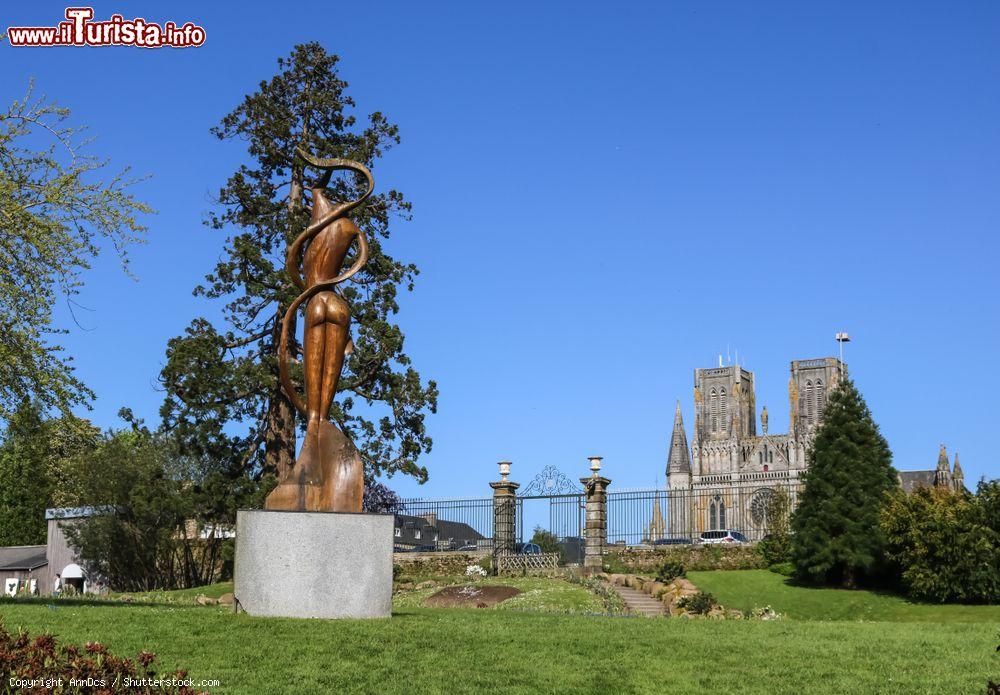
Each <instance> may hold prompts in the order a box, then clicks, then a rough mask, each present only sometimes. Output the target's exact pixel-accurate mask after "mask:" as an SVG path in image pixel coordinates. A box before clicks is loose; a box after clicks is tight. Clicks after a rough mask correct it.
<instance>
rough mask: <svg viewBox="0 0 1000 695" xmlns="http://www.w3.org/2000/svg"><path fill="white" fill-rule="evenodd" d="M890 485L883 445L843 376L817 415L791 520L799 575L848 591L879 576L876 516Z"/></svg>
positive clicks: (892, 474)
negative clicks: (807, 462)
mask: <svg viewBox="0 0 1000 695" xmlns="http://www.w3.org/2000/svg"><path fill="white" fill-rule="evenodd" d="M896 485H897V478H896V471H895V470H894V469H893V467H892V452H891V451H890V450H889V445H888V443H887V442H886V440H885V438H884V437H883V436H882V435H881V434H880V433H879V429H878V425H876V424H875V421H874V420H873V419H872V415H871V412H870V411H869V410H868V406H867V405H866V404H865V401H864V398H862V396H861V394H860V393H859V392H858V389H857V388H856V387H855V386H854V383H853V382H852V381H851V380H850V379H847V378H844V379H842V380H841V382H840V383H839V384H838V385H837V387H836V388H835V389H834V391H833V392H832V393H831V394H830V398H829V400H828V402H827V405H826V408H825V409H824V411H823V420H822V422H821V423H820V425H819V427H818V428H817V430H816V434H815V437H814V439H813V441H812V445H811V447H810V450H809V470H808V471H807V472H806V474H805V488H804V489H803V490H802V492H801V494H800V496H799V506H798V508H797V509H796V510H795V513H794V514H793V516H792V530H793V531H794V534H793V537H792V556H793V560H794V562H795V566H796V569H797V572H798V574H799V575H800V577H802V578H804V579H807V580H810V581H814V582H822V583H837V584H842V585H843V586H847V587H853V586H855V585H856V583H857V582H858V581H862V580H864V579H865V578H869V577H871V576H872V575H873V573H875V572H877V571H878V569H879V568H880V566H881V563H882V561H883V558H884V556H885V545H886V541H885V537H884V535H883V533H882V530H881V528H880V526H879V512H880V510H881V507H882V505H883V503H884V501H885V497H886V493H887V492H888V491H890V490H891V489H893V488H894V487H895V486H896Z"/></svg>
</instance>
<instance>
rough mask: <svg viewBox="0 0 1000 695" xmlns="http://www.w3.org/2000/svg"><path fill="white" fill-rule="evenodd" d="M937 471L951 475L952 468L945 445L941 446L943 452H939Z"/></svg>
mask: <svg viewBox="0 0 1000 695" xmlns="http://www.w3.org/2000/svg"><path fill="white" fill-rule="evenodd" d="M937 469H938V471H939V472H941V473H951V466H949V465H948V451H947V450H946V449H945V448H944V444H942V445H941V451H940V452H938V463H937Z"/></svg>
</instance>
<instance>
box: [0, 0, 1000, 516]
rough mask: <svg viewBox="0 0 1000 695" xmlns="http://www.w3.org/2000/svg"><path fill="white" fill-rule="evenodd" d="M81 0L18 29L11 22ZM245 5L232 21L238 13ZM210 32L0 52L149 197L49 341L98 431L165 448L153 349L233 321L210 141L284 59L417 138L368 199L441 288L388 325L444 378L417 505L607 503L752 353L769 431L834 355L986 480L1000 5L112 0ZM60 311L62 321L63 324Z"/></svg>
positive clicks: (902, 451) (882, 414)
mask: <svg viewBox="0 0 1000 695" xmlns="http://www.w3.org/2000/svg"><path fill="white" fill-rule="evenodd" d="M64 7H65V3H51V2H33V3H7V4H6V5H5V7H4V13H3V15H4V16H3V19H2V20H0V22H2V24H3V25H4V27H6V26H8V25H51V24H55V23H56V22H57V21H58V20H59V19H60V18H61V17H62V12H63V9H64ZM237 8H238V9H237ZM95 11H96V16H97V18H98V19H106V18H107V17H108V16H109V15H110V14H112V13H114V12H121V13H123V14H125V15H126V16H127V17H129V18H131V17H134V16H143V17H145V18H146V19H148V20H150V21H158V22H163V21H166V20H173V21H177V22H178V23H180V22H184V21H188V20H191V21H195V22H196V23H199V24H201V25H202V26H204V27H205V28H206V31H207V36H208V39H207V42H206V44H205V45H204V46H203V47H201V48H194V49H186V50H170V49H160V50H142V49H135V48H97V49H82V48H36V49H27V48H21V49H13V48H11V47H10V46H7V45H3V46H0V59H2V61H3V72H2V76H0V86H2V89H0V97H2V98H3V100H4V101H6V102H9V101H10V100H12V99H13V98H15V97H19V96H20V95H21V94H22V92H23V90H24V88H25V85H26V84H27V80H28V78H29V76H34V77H35V80H36V84H37V87H38V89H39V90H40V91H43V92H45V93H46V94H48V95H50V96H52V97H55V98H57V99H58V101H59V102H60V103H61V104H63V105H65V106H67V107H69V108H71V109H72V111H73V118H74V121H75V122H78V123H83V124H87V125H89V126H90V128H91V132H92V134H93V135H95V136H96V137H97V138H98V140H97V142H96V143H95V145H94V151H95V152H100V153H103V154H106V155H108V156H110V157H111V159H112V162H113V164H114V165H116V166H124V165H126V164H128V165H132V166H133V167H134V168H135V170H136V171H137V172H140V173H149V174H151V175H152V178H151V179H150V180H149V181H148V182H146V183H144V184H143V185H142V186H141V188H140V189H139V190H140V192H141V195H142V196H143V197H144V198H145V199H147V200H148V201H149V202H151V203H152V204H153V205H154V206H155V207H156V208H157V209H158V210H159V214H158V215H156V216H155V217H152V218H150V219H149V225H150V233H149V244H148V245H147V246H145V247H142V248H138V249H134V250H133V256H134V269H135V272H136V273H137V274H138V276H139V278H140V279H139V281H138V283H135V282H133V281H131V280H129V279H127V278H126V277H124V276H123V275H122V273H121V272H119V270H118V269H117V267H116V264H115V262H114V259H113V258H112V257H111V256H107V257H106V258H105V259H104V260H102V261H101V262H99V263H98V264H96V265H95V267H94V269H93V271H92V272H91V273H89V275H88V276H87V286H86V288H85V290H84V292H83V294H82V296H81V297H80V298H79V301H80V302H81V303H82V304H83V305H85V306H86V307H88V308H89V309H90V311H87V312H82V313H81V322H82V323H83V324H84V325H85V326H86V327H87V328H88V329H89V330H86V331H82V330H80V329H78V328H76V327H73V328H72V332H71V333H70V335H69V336H67V337H66V338H65V340H64V343H65V345H66V346H67V348H68V350H69V352H70V353H71V354H72V355H74V356H75V358H76V363H77V365H78V367H79V374H80V376H81V377H82V378H83V379H84V380H85V381H86V382H87V383H88V384H89V385H90V386H91V387H92V388H93V389H94V390H95V391H96V393H97V395H98V399H97V401H96V402H95V403H94V409H93V411H92V412H91V413H90V417H92V418H93V420H94V421H95V422H96V423H97V424H99V425H101V426H102V427H107V426H112V425H117V424H118V422H117V420H116V417H115V413H116V411H117V410H118V408H119V407H120V406H122V405H127V406H130V407H132V408H133V409H134V410H135V411H136V412H137V413H138V414H139V415H141V416H143V417H145V418H147V420H148V421H150V422H155V421H156V412H157V408H158V407H159V404H160V401H161V397H162V395H161V394H160V393H158V392H157V391H156V390H155V385H156V375H157V373H158V371H159V369H160V366H161V365H162V362H163V359H164V347H165V344H166V341H167V340H168V339H169V338H170V337H172V336H174V335H176V334H178V333H180V332H181V331H182V330H183V329H184V327H185V326H186V325H187V324H188V323H189V321H190V320H191V319H192V318H193V317H195V316H199V315H206V316H210V317H213V316H215V315H216V311H217V307H216V306H213V305H212V304H211V303H209V302H207V301H206V300H204V299H200V298H194V297H192V296H191V289H192V288H193V287H194V286H195V285H196V284H197V283H198V282H199V281H200V280H201V278H202V277H203V275H204V274H205V273H206V272H207V271H208V270H209V269H210V268H211V267H212V265H213V263H214V261H215V259H216V258H217V257H218V254H219V253H220V249H221V248H222V244H223V240H224V239H223V235H221V234H219V233H216V232H212V231H210V230H208V229H207V228H205V227H203V226H202V220H203V219H204V216H205V213H206V211H207V210H209V209H210V208H211V206H212V195H213V194H214V193H215V192H216V191H217V190H218V188H219V186H220V185H221V184H222V182H223V181H224V180H225V178H226V176H227V175H228V174H229V173H230V172H231V171H232V170H233V169H234V168H235V166H236V165H237V163H238V162H239V161H240V159H241V157H242V156H243V152H242V151H241V149H240V146H239V144H237V143H227V144H223V143H219V142H217V141H216V140H215V139H214V138H212V137H211V136H210V134H209V132H208V130H209V128H210V127H211V126H212V125H214V124H215V123H217V122H218V120H219V118H220V117H222V116H223V115H224V114H225V113H227V112H228V111H229V110H230V109H231V108H232V107H233V106H234V105H236V104H237V103H238V102H239V101H240V100H241V99H242V97H243V95H244V94H245V93H247V92H249V91H252V90H253V89H254V88H255V86H256V85H257V83H258V82H259V81H260V80H262V79H265V78H268V77H269V76H271V75H272V74H273V73H274V72H275V70H276V66H275V60H276V59H277V58H278V57H279V56H281V55H285V54H287V53H288V52H289V50H290V49H291V47H292V45H293V44H295V43H298V42H304V41H309V40H319V41H320V42H322V43H323V45H324V46H325V47H326V48H327V49H328V50H330V51H333V52H336V53H338V54H340V55H341V56H342V58H343V61H342V64H341V65H342V76H343V77H344V78H345V79H347V80H348V81H349V82H350V83H351V93H352V94H353V96H354V97H355V98H356V99H357V101H358V104H359V105H360V111H361V112H362V113H367V112H368V111H371V110H374V109H380V110H383V111H385V112H386V113H387V114H389V116H390V117H391V118H392V119H393V120H394V121H396V122H397V123H399V125H400V127H401V133H402V137H403V144H402V145H401V146H400V147H398V148H397V149H395V150H393V151H392V152H390V153H389V154H388V156H387V157H386V158H385V160H384V161H383V163H382V165H381V166H380V169H379V171H378V172H377V184H378V185H379V186H381V187H388V186H394V187H397V188H399V189H400V190H402V191H404V192H405V193H406V194H407V195H408V196H409V198H410V199H412V201H413V202H414V215H415V217H414V220H413V222H411V223H401V224H398V225H397V226H396V229H395V235H394V237H393V238H392V240H391V242H390V244H391V246H390V248H391V251H392V252H393V253H394V254H395V255H396V256H397V257H399V258H401V259H406V260H408V261H413V262H415V263H417V264H418V265H419V266H420V268H421V269H422V271H423V272H422V274H421V276H420V278H419V282H418V285H417V288H416V291H415V293H413V294H412V295H410V296H408V297H407V298H405V301H404V303H403V310H402V313H401V315H400V317H399V319H400V322H401V324H402V326H403V328H404V330H405V332H406V335H407V349H408V351H409V353H410V354H411V355H412V357H413V360H414V363H415V365H416V366H417V367H418V368H419V370H420V371H421V373H422V374H423V375H424V376H425V377H432V378H434V379H436V380H437V381H438V383H439V384H440V389H441V399H440V410H439V413H438V414H437V415H436V416H432V417H430V418H429V421H428V426H429V429H430V431H431V433H432V435H433V437H434V440H435V446H434V451H433V452H432V453H431V454H430V455H429V456H427V457H426V460H425V462H426V464H427V466H428V468H429V469H430V475H431V479H430V482H429V483H428V485H426V486H424V487H423V488H422V489H419V488H418V486H416V485H415V484H413V483H412V482H409V481H406V480H403V479H401V478H399V477H396V478H394V479H393V480H392V481H391V484H392V485H393V486H394V487H396V488H397V489H399V490H400V491H402V492H404V493H409V494H412V493H419V494H425V495H431V496H435V497H438V496H447V495H452V494H485V493H488V492H489V489H488V488H487V486H486V481H487V480H488V479H494V478H495V475H496V468H495V465H494V463H495V462H496V461H498V460H500V459H505V458H509V459H512V460H513V461H514V464H515V465H514V474H513V477H514V478H515V479H517V480H520V481H522V482H523V483H527V482H528V479H529V478H530V477H531V476H532V475H534V474H535V473H536V472H538V471H539V470H541V468H542V467H543V466H544V465H546V464H555V465H557V466H558V467H559V468H560V469H562V470H563V471H564V472H566V473H567V474H570V475H583V474H585V473H586V460H585V457H586V456H587V455H589V454H601V455H603V456H604V457H605V471H606V473H607V474H608V476H609V477H610V478H612V479H613V481H614V483H613V484H614V485H616V486H638V485H648V484H651V483H653V482H654V481H655V479H657V478H659V480H660V482H661V483H662V482H663V468H664V463H665V459H666V454H667V447H668V439H669V435H670V427H671V422H672V417H673V409H674V402H675V400H676V399H678V398H679V399H680V400H681V404H682V407H683V412H684V416H685V418H686V422H687V424H688V427H689V431H690V426H691V423H692V420H693V416H692V397H691V390H692V370H693V369H694V368H695V367H706V366H713V365H714V364H715V363H716V362H717V359H718V357H717V356H718V354H719V353H720V352H721V353H725V352H726V349H727V346H729V349H730V351H732V352H735V350H736V349H738V350H739V353H740V356H741V359H742V360H743V361H744V362H745V364H746V366H747V367H748V368H749V369H751V370H753V371H754V372H755V373H756V375H757V403H758V408H759V407H760V406H762V405H767V406H768V407H769V411H770V413H771V431H772V432H782V431H785V428H786V427H787V423H788V406H787V380H788V366H789V361H790V360H792V359H796V358H810V357H819V356H824V355H833V354H835V350H836V344H835V343H834V341H833V334H834V332H835V331H838V330H847V331H850V333H851V334H852V336H853V337H854V342H853V343H851V344H850V345H849V346H848V353H847V357H848V359H847V361H848V362H849V364H850V367H851V371H852V373H853V375H854V377H855V379H856V381H857V383H858V385H859V387H860V388H861V390H862V392H863V393H864V394H865V396H866V398H867V399H868V403H869V405H870V406H871V409H872V411H873V413H874V415H875V418H876V420H877V421H878V422H879V423H880V424H881V426H882V429H883V432H884V433H885V435H886V436H887V438H888V440H889V443H890V445H891V446H892V450H893V452H894V454H895V463H896V465H897V467H899V468H903V469H913V468H927V467H933V465H934V463H935V461H936V457H937V451H938V445H939V444H940V443H942V442H944V443H946V444H947V445H948V448H949V451H950V452H953V451H955V450H957V451H958V452H959V453H960V455H961V460H962V463H963V467H964V468H965V471H966V479H967V481H969V482H970V483H972V482H974V481H975V480H976V479H978V478H979V477H980V476H982V475H987V476H990V477H996V476H997V475H1000V463H998V456H997V452H996V438H995V436H994V434H995V432H996V428H997V415H996V403H997V396H996V388H997V387H996V382H994V381H993V380H992V377H990V376H989V374H990V373H991V371H990V370H991V369H993V367H992V365H994V364H996V362H997V352H998V348H1000V334H998V333H1000V331H998V325H1000V324H998V320H997V319H998V316H997V298H998V296H1000V294H998V289H1000V287H998V285H1000V282H998V279H997V278H998V273H997V269H996V263H997V256H998V250H1000V242H998V240H997V228H998V222H1000V195H998V193H997V192H998V190H1000V91H998V88H997V85H998V84H1000V44H998V43H997V36H998V29H1000V4H997V3H995V2H992V3H991V2H966V3H921V2H905V3H904V2H898V3H864V4H863V3H832V2H831V3H822V4H820V3H800V2H787V3H745V2H713V3H704V2H684V3H681V2H670V3H652V2H651V3H643V4H638V3H635V4H625V3H601V4H586V3H581V2H573V3H563V4H557V3H514V2H505V3H490V4H486V3H458V2H455V3H451V4H442V3H414V2H400V3H329V2H316V3H310V2H297V3H284V4H271V3H268V4H264V3H257V4H253V3H240V4H238V5H237V4H235V3H233V4H228V3H201V2H199V3H179V2H178V3H169V4H168V5H167V4H163V3H140V2H129V3H124V2H119V3H99V4H97V6H96V7H95ZM66 318H67V317H66V312H65V311H61V312H60V320H66Z"/></svg>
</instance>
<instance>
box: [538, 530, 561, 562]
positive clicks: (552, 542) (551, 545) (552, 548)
mask: <svg viewBox="0 0 1000 695" xmlns="http://www.w3.org/2000/svg"><path fill="white" fill-rule="evenodd" d="M530 542H531V543H534V544H535V545H537V546H538V547H539V548H541V549H542V552H543V553H558V554H559V564H560V565H565V564H566V549H565V548H563V546H561V545H560V544H559V537H558V536H556V534H554V533H552V532H551V531H546V530H545V529H543V528H542V527H541V526H536V527H535V532H534V535H532V536H531V541H530Z"/></svg>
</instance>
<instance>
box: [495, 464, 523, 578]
mask: <svg viewBox="0 0 1000 695" xmlns="http://www.w3.org/2000/svg"><path fill="white" fill-rule="evenodd" d="M490 487H491V488H493V557H496V556H497V555H502V554H504V553H513V552H514V545H515V543H516V542H517V497H516V496H515V495H516V492H517V488H518V487H520V485H519V484H518V483H515V482H511V481H509V480H500V481H497V482H495V483H490ZM494 564H495V563H494Z"/></svg>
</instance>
